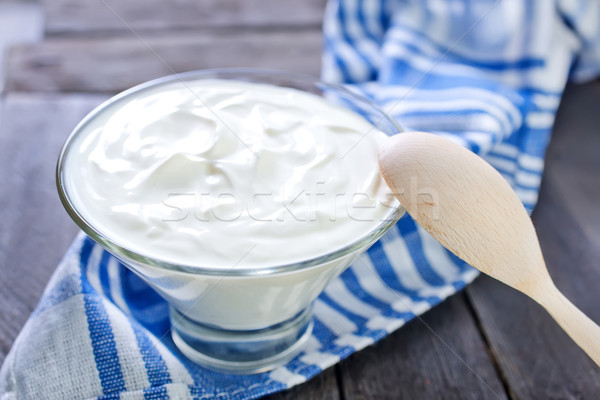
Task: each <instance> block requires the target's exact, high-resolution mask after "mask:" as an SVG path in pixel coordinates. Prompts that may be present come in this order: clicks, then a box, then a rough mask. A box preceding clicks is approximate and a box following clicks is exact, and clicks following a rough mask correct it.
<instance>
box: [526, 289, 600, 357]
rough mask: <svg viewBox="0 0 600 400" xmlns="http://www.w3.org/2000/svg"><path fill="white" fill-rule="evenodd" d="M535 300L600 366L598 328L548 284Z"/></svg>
mask: <svg viewBox="0 0 600 400" xmlns="http://www.w3.org/2000/svg"><path fill="white" fill-rule="evenodd" d="M536 300H537V301H538V302H539V303H540V304H541V305H542V307H544V308H545V309H546V311H548V312H549V313H550V315H551V316H552V317H553V318H554V320H555V321H556V322H558V324H559V325H560V326H561V328H563V330H564V331H565V332H567V334H568V335H569V336H570V337H571V339H573V341H575V343H577V344H578V345H579V347H581V348H582V349H583V351H585V352H586V353H587V355H588V356H590V358H591V359H592V360H594V362H595V363H596V364H597V365H599V366H600V326H598V325H597V324H596V323H595V322H594V321H592V320H591V319H590V318H589V317H588V316H587V315H585V314H584V313H583V312H581V310H579V309H578V308H577V307H575V305H574V304H573V303H571V302H570V301H569V299H567V298H566V297H565V296H564V295H563V294H562V293H561V292H560V290H558V288H557V287H556V286H554V283H552V282H549V283H548V285H547V287H546V290H545V291H543V292H538V293H537V296H536Z"/></svg>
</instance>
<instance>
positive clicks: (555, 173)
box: [467, 84, 600, 400]
mask: <svg viewBox="0 0 600 400" xmlns="http://www.w3.org/2000/svg"><path fill="white" fill-rule="evenodd" d="M597 104H600V85H598V84H588V85H585V86H580V87H575V88H570V90H569V91H567V93H566V94H565V97H564V99H563V102H562V105H561V109H560V111H559V114H558V118H557V122H556V126H555V129H554V133H553V140H552V143H551V145H550V148H549V150H548V153H547V160H546V170H545V172H544V178H543V181H542V188H541V192H540V200H539V203H538V206H537V207H536V209H535V211H534V214H533V219H534V223H535V225H536V228H537V232H538V237H539V239H540V242H541V246H542V250H543V252H544V256H545V260H546V264H547V266H548V269H549V271H550V274H551V275H552V278H553V279H554V281H555V282H556V284H557V286H558V288H559V289H561V291H563V293H564V294H565V295H566V296H567V297H568V298H569V299H571V300H572V301H573V303H575V305H577V306H578V307H579V308H580V309H581V310H582V311H583V312H585V313H586V314H587V315H589V316H590V318H591V319H592V320H594V321H596V322H600V308H598V304H599V301H600V295H599V294H598V287H600V269H598V260H599V259H600V235H598V232H599V229H600V225H598V223H597V221H598V218H600V209H599V208H598V202H599V201H600V160H599V159H598V154H599V152H600V137H598V130H597V127H598V126H600V115H599V114H598V112H597ZM595 107H596V108H595ZM594 110H595V111H594ZM467 293H468V294H469V297H470V299H471V301H472V303H473V306H474V309H475V310H476V312H477V315H478V318H479V320H480V321H481V324H482V328H483V331H484V333H485V335H486V337H487V339H488V341H489V343H490V345H491V348H492V351H493V354H494V355H495V356H496V357H497V360H498V364H499V366H500V369H501V372H502V374H503V376H504V378H505V379H506V381H507V383H508V385H509V387H510V391H511V395H512V397H513V398H514V399H519V400H520V399H596V398H598V393H600V368H598V367H597V366H596V365H594V363H593V362H592V361H591V360H590V359H589V358H588V357H587V356H586V355H585V354H584V353H583V352H582V351H581V350H580V349H579V348H578V347H577V346H576V345H575V344H574V343H572V342H571V340H570V339H569V338H568V336H567V335H566V334H565V333H564V332H562V331H561V330H560V328H559V327H558V326H557V325H556V323H555V322H554V321H553V320H552V319H551V318H550V317H549V316H548V315H547V314H546V313H544V312H543V311H542V308H541V307H539V306H538V305H537V304H535V303H534V302H533V301H531V300H529V299H527V298H526V297H525V296H523V295H521V294H519V293H517V292H515V291H513V290H511V289H510V288H508V287H506V286H504V285H502V284H500V283H498V282H496V281H493V280H492V279H490V278H483V279H479V280H478V281H477V282H475V284H473V285H472V286H470V287H469V288H468V289H467Z"/></svg>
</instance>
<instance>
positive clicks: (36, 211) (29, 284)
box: [0, 94, 103, 364]
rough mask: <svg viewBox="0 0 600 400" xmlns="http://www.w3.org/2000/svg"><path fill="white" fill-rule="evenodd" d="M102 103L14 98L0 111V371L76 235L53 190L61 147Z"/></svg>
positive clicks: (83, 97) (80, 98)
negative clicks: (81, 122)
mask: <svg viewBox="0 0 600 400" xmlns="http://www.w3.org/2000/svg"><path fill="white" fill-rule="evenodd" d="M101 100H103V97H98V96H89V95H72V96H45V97H40V96H31V95H13V94H11V95H8V96H7V98H6V99H5V100H4V102H3V104H1V105H2V108H1V111H0V187H1V188H2V189H1V190H0V204H2V207H0V221H2V227H1V229H0V270H1V271H2V273H1V274H0V293H1V295H0V364H2V361H3V360H4V357H5V356H6V354H7V352H8V350H9V348H10V345H11V344H12V342H13V341H14V339H15V337H16V336H17V334H18V333H19V331H20V330H21V327H22V326H23V324H24V323H25V320H26V319H27V317H28V316H29V314H30V313H31V311H32V310H33V308H34V307H35V305H36V303H37V302H38V299H39V297H40V295H41V293H42V291H43V289H44V287H45V285H46V282H47V281H48V279H49V277H50V275H51V274H52V272H53V271H54V269H55V268H56V265H57V263H58V262H59V260H60V259H61V257H62V256H63V254H64V253H65V250H66V249H67V247H68V245H69V243H70V242H71V240H73V237H74V236H75V233H76V232H77V227H76V226H75V224H74V223H73V222H72V221H71V219H70V218H69V217H68V216H67V213H66V212H65V211H64V210H63V208H62V206H61V204H60V201H59V199H58V195H57V193H56V187H55V183H54V168H55V165H56V159H57V158H58V152H59V150H60V147H61V146H62V143H63V142H64V140H65V139H66V137H67V136H68V134H69V133H70V131H71V130H72V129H73V127H74V126H75V124H76V123H77V122H79V120H80V119H81V118H82V117H83V116H84V115H85V114H86V113H87V112H88V111H90V110H91V109H92V108H93V107H94V106H96V105H97V104H99V103H100V101H101Z"/></svg>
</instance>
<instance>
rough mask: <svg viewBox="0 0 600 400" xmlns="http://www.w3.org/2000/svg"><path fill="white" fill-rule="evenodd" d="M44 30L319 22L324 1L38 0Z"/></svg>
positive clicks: (49, 32) (314, 24)
mask: <svg viewBox="0 0 600 400" xmlns="http://www.w3.org/2000/svg"><path fill="white" fill-rule="evenodd" d="M43 5H44V9H45V13H46V34H47V35H67V34H72V35H78V36H81V35H85V34H99V33H104V34H106V33H108V32H125V31H129V29H130V28H131V29H133V30H135V31H136V32H140V33H141V32H144V31H148V30H181V29H199V28H210V29H214V28H218V27H226V28H231V27H256V28H259V29H264V28H269V27H274V26H279V27H281V26H286V27H295V26H312V27H315V28H317V27H319V26H320V25H321V20H322V18H323V10H324V8H325V0H302V1H295V0H284V1H282V0H170V1H164V0H145V1H144V2H143V5H142V4H140V2H137V1H117V0H44V2H43Z"/></svg>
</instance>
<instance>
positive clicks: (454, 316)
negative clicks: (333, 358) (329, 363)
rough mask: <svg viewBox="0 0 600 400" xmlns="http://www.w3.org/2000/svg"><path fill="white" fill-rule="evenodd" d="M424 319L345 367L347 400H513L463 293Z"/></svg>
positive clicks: (343, 365)
mask: <svg viewBox="0 0 600 400" xmlns="http://www.w3.org/2000/svg"><path fill="white" fill-rule="evenodd" d="M422 319H423V320H422V321H421V320H418V319H415V320H413V321H411V322H409V323H408V324H407V325H406V326H405V327H403V328H401V329H400V330H399V331H397V332H395V333H393V334H392V335H390V336H389V337H387V338H385V339H383V340H382V341H381V342H379V343H377V344H376V345H375V346H373V347H370V348H367V349H365V350H363V351H361V352H358V353H355V354H353V355H352V356H350V357H349V358H348V359H347V360H345V361H343V362H342V363H341V367H340V369H341V382H342V387H343V398H344V399H347V400H354V399H357V400H358V399H444V400H450V399H461V400H467V399H473V400H476V399H477V400H479V399H506V398H507V396H506V393H505V391H504V388H503V386H502V383H501V381H500V379H499V378H498V376H497V375H496V371H495V370H494V366H493V363H492V360H491V359H490V357H489V355H488V353H487V350H486V346H485V343H484V342H483V339H482V337H481V335H480V333H479V331H478V329H477V326H476V325H475V322H474V320H473V318H472V316H471V314H470V312H469V310H468V309H467V305H466V302H465V299H464V295H463V294H462V293H459V294H456V295H454V296H452V297H451V298H450V299H448V300H446V301H445V302H444V303H442V304H440V305H439V306H437V307H435V308H434V309H432V310H430V311H428V312H427V313H426V314H424V315H423V317H422ZM425 324H427V326H426V325H425ZM430 328H431V329H430Z"/></svg>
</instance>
